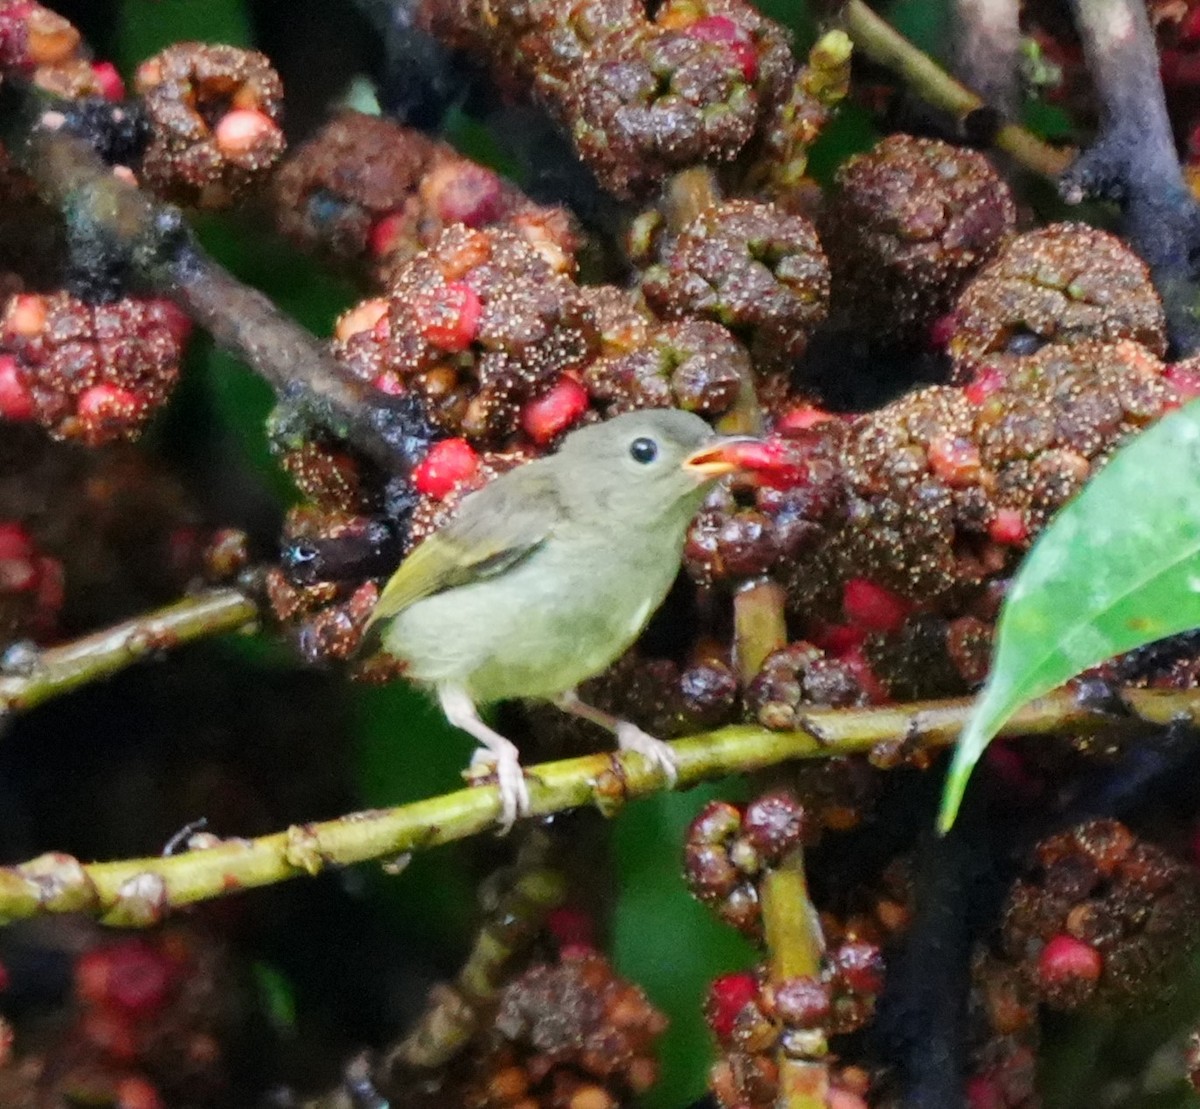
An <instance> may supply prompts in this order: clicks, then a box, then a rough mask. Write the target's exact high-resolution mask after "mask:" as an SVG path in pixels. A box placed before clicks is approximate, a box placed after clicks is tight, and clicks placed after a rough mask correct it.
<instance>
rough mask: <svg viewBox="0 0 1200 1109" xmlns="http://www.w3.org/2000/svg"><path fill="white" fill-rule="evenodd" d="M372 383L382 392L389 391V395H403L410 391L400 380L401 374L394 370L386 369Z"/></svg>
mask: <svg viewBox="0 0 1200 1109" xmlns="http://www.w3.org/2000/svg"><path fill="white" fill-rule="evenodd" d="M371 384H372V385H374V386H375V388H376V389H378V390H379V391H380V392H381V393H387V395H388V396H389V397H399V396H403V395H404V394H405V393H407V392H408V390H407V389H405V387H404V382H403V381H401V380H400V375H399V374H397V373H394V372H393V371H392V370H384V371H383V373H381V374H380V375H379V376H378V377H377V378H375V380H374V381H372V382H371Z"/></svg>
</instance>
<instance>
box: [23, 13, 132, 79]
mask: <svg viewBox="0 0 1200 1109" xmlns="http://www.w3.org/2000/svg"><path fill="white" fill-rule="evenodd" d="M0 69H5V70H11V71H13V72H16V73H19V74H21V75H22V76H23V77H25V78H27V79H29V80H31V81H33V83H34V84H36V85H38V86H39V87H40V88H43V89H45V90H46V91H47V92H51V93H54V94H55V95H57V96H62V97H66V98H67V99H72V100H73V99H76V98H79V97H101V98H103V99H106V100H120V99H122V98H123V97H124V95H125V88H124V85H123V84H122V82H121V78H120V76H119V75H118V73H117V70H116V68H115V67H114V66H113V64H112V63H111V62H94V61H93V60H92V56H91V52H90V51H89V50H88V48H87V46H86V45H85V43H84V42H83V38H82V36H81V35H80V34H79V31H78V29H77V28H76V27H75V26H74V25H73V24H71V23H70V22H69V21H68V20H66V19H64V18H63V17H62V16H61V15H59V14H58V13H57V12H53V11H51V10H50V9H49V8H44V7H42V5H41V4H38V3H36V2H33V0H4V2H3V3H0Z"/></svg>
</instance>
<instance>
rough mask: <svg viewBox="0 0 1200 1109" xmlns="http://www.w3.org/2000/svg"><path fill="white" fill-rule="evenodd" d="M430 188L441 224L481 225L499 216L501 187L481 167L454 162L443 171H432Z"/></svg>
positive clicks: (497, 178)
mask: <svg viewBox="0 0 1200 1109" xmlns="http://www.w3.org/2000/svg"><path fill="white" fill-rule="evenodd" d="M434 176H435V181H434V182H432V183H431V184H430V191H431V192H434V193H436V196H437V199H436V202H435V203H436V208H437V214H438V215H439V216H440V217H441V219H442V222H443V223H464V224H466V225H467V226H468V227H482V226H483V225H484V224H488V223H493V222H494V221H495V220H497V219H498V218H499V217H500V213H501V210H502V208H503V201H504V187H503V184H502V183H501V180H500V178H499V176H498V175H497V174H495V173H493V172H492V171H491V170H490V169H487V168H486V167H485V166H477V165H473V164H471V163H465V164H464V163H460V162H457V161H456V162H454V163H452V165H451V166H449V167H447V169H446V171H445V173H444V174H438V173H437V171H436V170H435V171H434Z"/></svg>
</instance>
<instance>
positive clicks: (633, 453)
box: [629, 436, 658, 465]
mask: <svg viewBox="0 0 1200 1109" xmlns="http://www.w3.org/2000/svg"><path fill="white" fill-rule="evenodd" d="M629 457H630V458H632V459H633V460H634V462H641V463H642V464H643V465H644V464H645V463H647V462H653V461H654V460H655V459H656V458H657V457H658V444H657V443H656V442H655V441H654V440H653V439H647V438H646V437H645V436H641V437H639V438H637V439H635V440H634V441H633V442H632V443H630V444H629Z"/></svg>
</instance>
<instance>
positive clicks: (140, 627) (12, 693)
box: [0, 589, 258, 719]
mask: <svg viewBox="0 0 1200 1109" xmlns="http://www.w3.org/2000/svg"><path fill="white" fill-rule="evenodd" d="M257 619H258V605H257V604H256V603H255V602H254V601H253V600H252V599H251V598H250V597H248V596H247V595H246V594H245V593H243V592H241V591H240V590H238V589H213V590H208V591H207V592H204V593H197V594H196V595H195V596H192V597H186V598H184V599H183V600H181V601H176V602H175V603H174V604H172V605H168V606H167V607H166V608H160V609H156V610H154V611H153V612H148V613H144V614H142V615H140V616H135V617H133V618H132V619H130V620H125V621H123V622H122V623H120V624H115V625H114V626H113V627H111V628H105V629H104V630H103V631H98V632H94V633H93V634H91V635H87V636H84V637H83V638H82V639H76V640H73V641H72V642H70V643H64V644H63V645H62V646H60V647H51V648H49V649H48V650H45V651H39V652H36V653H34V654H33V655H32V657H31V659H30V661H29V662H28V664H23V665H22V668H21V669H22V672H21V673H16V674H6V673H0V719H2V718H3V717H5V716H7V715H8V714H10V713H17V712H26V711H28V710H29V709H32V708H36V707H37V706H38V705H40V704H42V703H43V702H45V701H49V700H50V699H51V698H53V697H60V696H62V695H63V694H64V693H70V692H71V691H72V690H75V689H78V688H79V687H80V686H83V685H86V684H88V683H89V682H94V681H98V680H100V679H102V678H107V677H110V676H111V675H113V674H115V673H116V672H117V671H118V670H124V669H125V668H126V667H127V666H132V665H133V664H134V663H136V662H140V661H141V660H142V659H145V658H149V657H150V656H151V655H156V654H159V653H161V652H162V651H168V650H171V649H172V648H174V647H178V646H180V645H181V644H184V643H191V642H194V641H195V640H197V639H204V638H206V637H208V636H213V635H222V634H224V633H226V632H234V631H241V630H244V629H248V628H251V627H253V626H254V623H255V621H256V620H257Z"/></svg>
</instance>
